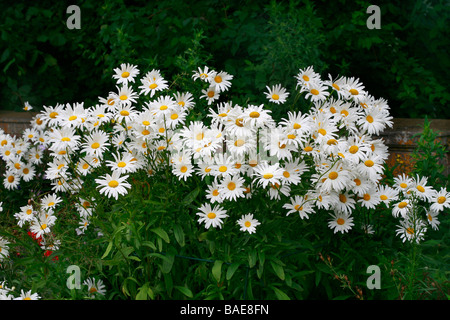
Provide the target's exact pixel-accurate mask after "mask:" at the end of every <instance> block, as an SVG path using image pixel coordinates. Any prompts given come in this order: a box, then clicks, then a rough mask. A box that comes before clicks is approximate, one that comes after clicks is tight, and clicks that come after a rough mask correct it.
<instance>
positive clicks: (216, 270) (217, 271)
mask: <svg viewBox="0 0 450 320" xmlns="http://www.w3.org/2000/svg"><path fill="white" fill-rule="evenodd" d="M222 264H223V261H221V260H216V261H214V265H213V268H212V274H213V277H214V279H216V281H217V282H220V277H221V275H222Z"/></svg>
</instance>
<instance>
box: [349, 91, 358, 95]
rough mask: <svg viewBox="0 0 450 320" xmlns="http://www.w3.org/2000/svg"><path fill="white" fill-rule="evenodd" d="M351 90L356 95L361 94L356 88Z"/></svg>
mask: <svg viewBox="0 0 450 320" xmlns="http://www.w3.org/2000/svg"><path fill="white" fill-rule="evenodd" d="M349 92H350V93H351V94H352V95H354V96H357V95H358V94H359V92H358V90H356V89H350V90H349Z"/></svg>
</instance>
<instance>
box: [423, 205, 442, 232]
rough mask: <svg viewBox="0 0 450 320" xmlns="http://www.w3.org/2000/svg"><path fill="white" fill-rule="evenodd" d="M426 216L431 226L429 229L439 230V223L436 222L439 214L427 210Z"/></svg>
mask: <svg viewBox="0 0 450 320" xmlns="http://www.w3.org/2000/svg"><path fill="white" fill-rule="evenodd" d="M426 214H427V221H428V223H429V224H430V225H431V228H433V230H439V224H440V223H441V222H440V221H439V220H438V215H439V212H437V211H433V210H429V211H427V213H426Z"/></svg>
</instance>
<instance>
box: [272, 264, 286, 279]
mask: <svg viewBox="0 0 450 320" xmlns="http://www.w3.org/2000/svg"><path fill="white" fill-rule="evenodd" d="M270 265H271V266H272V268H273V271H275V274H276V275H277V276H278V278H280V279H281V280H284V279H285V275H284V269H283V267H282V266H281V265H279V264H278V263H276V262H274V261H272V260H270Z"/></svg>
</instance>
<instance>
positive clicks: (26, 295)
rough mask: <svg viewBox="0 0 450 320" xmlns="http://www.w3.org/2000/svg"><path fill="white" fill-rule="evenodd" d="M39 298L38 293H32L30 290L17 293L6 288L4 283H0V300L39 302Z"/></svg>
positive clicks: (13, 289) (12, 288) (6, 285)
mask: <svg viewBox="0 0 450 320" xmlns="http://www.w3.org/2000/svg"><path fill="white" fill-rule="evenodd" d="M40 299H41V297H40V296H39V294H38V293H36V292H34V293H33V292H32V290H28V291H23V289H22V290H20V293H17V292H16V290H15V288H14V287H11V288H10V287H8V284H7V283H6V281H2V282H0V300H40Z"/></svg>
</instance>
